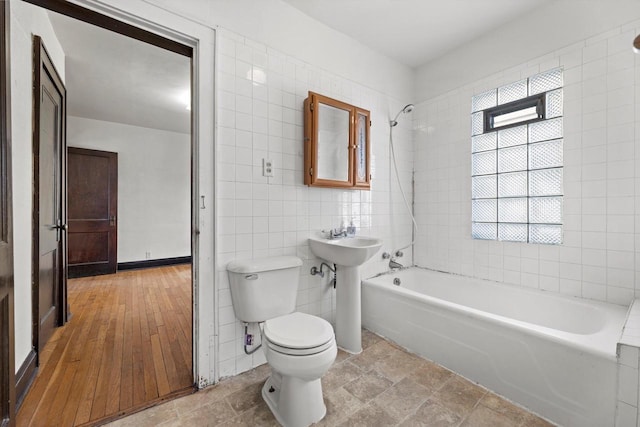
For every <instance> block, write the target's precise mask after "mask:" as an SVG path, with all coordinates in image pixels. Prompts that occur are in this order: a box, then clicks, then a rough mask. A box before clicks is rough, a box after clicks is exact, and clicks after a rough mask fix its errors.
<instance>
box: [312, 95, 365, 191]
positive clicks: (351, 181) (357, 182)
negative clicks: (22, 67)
mask: <svg viewBox="0 0 640 427" xmlns="http://www.w3.org/2000/svg"><path fill="white" fill-rule="evenodd" d="M370 117H371V114H370V113H369V111H367V110H365V109H362V108H359V107H356V106H354V105H350V104H347V103H345V102H342V101H338V100H335V99H332V98H329V97H326V96H323V95H320V94H317V93H314V92H309V97H308V98H307V99H305V101H304V183H305V184H307V185H309V186H315V187H331V188H349V187H352V188H361V189H369V188H370V187H371V171H370V166H369V153H370V143H369V127H370V126H371V119H370Z"/></svg>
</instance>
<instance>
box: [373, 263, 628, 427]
mask: <svg viewBox="0 0 640 427" xmlns="http://www.w3.org/2000/svg"><path fill="white" fill-rule="evenodd" d="M396 278H397V279H400V282H401V284H400V285H399V286H395V285H394V284H393V281H394V279H396ZM625 315H626V308H625V307H622V306H617V305H613V304H605V303H598V302H591V301H585V300H581V299H577V298H571V297H564V296H562V295H557V294H553V293H549V292H542V291H537V290H530V289H525V288H521V287H515V286H509V285H503V284H498V283H495V282H490V281H486V280H479V279H472V278H468V277H463V276H457V275H452V274H447V273H441V272H436V271H431V270H425V269H421V268H410V269H406V270H402V271H399V272H396V273H394V274H388V275H383V276H379V277H376V278H373V279H367V280H364V281H363V285H362V323H363V326H364V327H366V328H367V329H369V330H371V331H373V332H376V333H378V334H380V335H383V336H385V337H387V338H389V339H391V340H392V341H395V342H396V343H398V344H400V345H402V346H404V347H406V348H407V349H409V350H410V351H413V352H415V353H417V354H420V355H422V356H424V357H426V358H429V359H431V360H433V361H435V362H437V363H439V364H441V365H443V366H445V367H447V368H449V369H451V370H453V371H455V372H457V373H459V374H461V375H463V376H465V377H467V378H469V379H471V380H474V381H476V382H478V383H480V384H482V385H483V386H485V387H487V388H489V389H491V390H493V391H495V392H497V393H498V394H501V395H503V396H505V397H507V398H509V399H511V400H513V401H514V402H517V403H519V404H521V405H523V406H525V407H527V408H529V409H531V410H532V411H534V412H536V413H538V414H540V415H542V416H544V417H546V418H548V419H549V420H551V421H553V422H555V423H558V424H560V425H565V426H579V427H584V426H594V427H603V426H613V425H614V419H615V407H616V390H617V387H616V364H617V358H616V345H617V341H618V339H619V338H620V334H621V332H622V327H623V325H624V320H625Z"/></svg>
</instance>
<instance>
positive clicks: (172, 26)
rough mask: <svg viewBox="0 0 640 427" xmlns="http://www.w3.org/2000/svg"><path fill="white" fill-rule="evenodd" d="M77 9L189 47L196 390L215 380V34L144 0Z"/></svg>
mask: <svg viewBox="0 0 640 427" xmlns="http://www.w3.org/2000/svg"><path fill="white" fill-rule="evenodd" d="M69 1H71V2H72V3H76V4H78V5H79V6H82V7H85V8H87V9H91V10H94V11H96V12H99V13H101V14H103V15H107V16H110V17H112V18H115V19H117V20H119V21H122V22H125V23H127V24H131V25H134V26H136V27H139V28H142V29H145V30H147V31H150V32H153V33H156V34H158V35H160V36H162V37H165V38H168V39H171V40H175V41H177V42H180V43H182V44H184V45H187V46H190V47H192V48H193V58H192V71H191V81H192V96H191V102H192V109H191V117H192V119H191V120H192V126H191V150H192V182H193V184H192V185H193V189H192V198H191V211H192V226H191V230H192V257H193V271H192V276H193V282H192V284H193V377H194V380H195V383H196V385H197V386H198V388H204V387H206V386H208V385H211V384H213V383H215V382H217V380H218V376H217V372H218V370H217V366H216V363H215V361H216V358H217V340H216V339H215V338H216V336H217V333H216V331H217V326H218V325H217V316H216V310H215V309H214V308H215V303H216V301H215V282H216V281H215V277H216V275H215V274H216V272H215V192H214V188H215V185H214V177H215V173H214V167H215V157H214V156H215V150H214V123H215V109H214V98H215V92H214V75H215V72H214V62H215V61H214V58H215V55H214V53H215V30H214V29H213V28H210V27H207V26H205V25H203V24H200V23H197V22H194V21H192V20H189V19H187V18H184V17H181V16H179V15H176V14H174V13H172V12H170V11H167V10H165V9H162V8H160V7H157V6H154V5H151V4H149V3H147V2H145V1H144V0H109V4H106V2H105V1H104V0H69Z"/></svg>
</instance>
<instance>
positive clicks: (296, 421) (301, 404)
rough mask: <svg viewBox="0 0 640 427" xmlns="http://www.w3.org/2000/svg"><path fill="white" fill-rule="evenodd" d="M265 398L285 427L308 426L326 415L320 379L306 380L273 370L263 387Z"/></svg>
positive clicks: (272, 411) (263, 396)
mask: <svg viewBox="0 0 640 427" xmlns="http://www.w3.org/2000/svg"><path fill="white" fill-rule="evenodd" d="M270 390H272V391H271V392H270ZM262 398H263V399H264V401H265V402H266V403H267V406H269V409H270V410H271V413H273V416H274V417H276V420H277V421H278V422H279V423H280V424H281V425H283V426H284V427H307V426H309V425H311V424H313V423H317V422H318V421H320V420H321V419H323V418H324V416H325V415H326V413H327V407H326V406H325V404H324V400H323V398H322V384H321V382H320V379H319V378H318V379H316V380H312V381H304V380H301V379H299V378H293V377H285V376H283V375H282V374H280V373H278V372H276V371H272V373H271V376H269V378H268V379H267V381H266V382H265V383H264V386H263V387H262Z"/></svg>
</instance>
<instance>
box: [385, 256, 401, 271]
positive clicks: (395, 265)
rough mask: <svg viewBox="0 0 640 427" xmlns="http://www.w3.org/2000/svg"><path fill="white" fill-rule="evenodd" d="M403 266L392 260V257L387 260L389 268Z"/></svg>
mask: <svg viewBox="0 0 640 427" xmlns="http://www.w3.org/2000/svg"><path fill="white" fill-rule="evenodd" d="M402 267H404V266H403V265H402V264H400V263H399V262H396V260H394V259H393V258H391V259H390V260H389V268H390V269H392V270H393V269H395V268H402Z"/></svg>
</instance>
